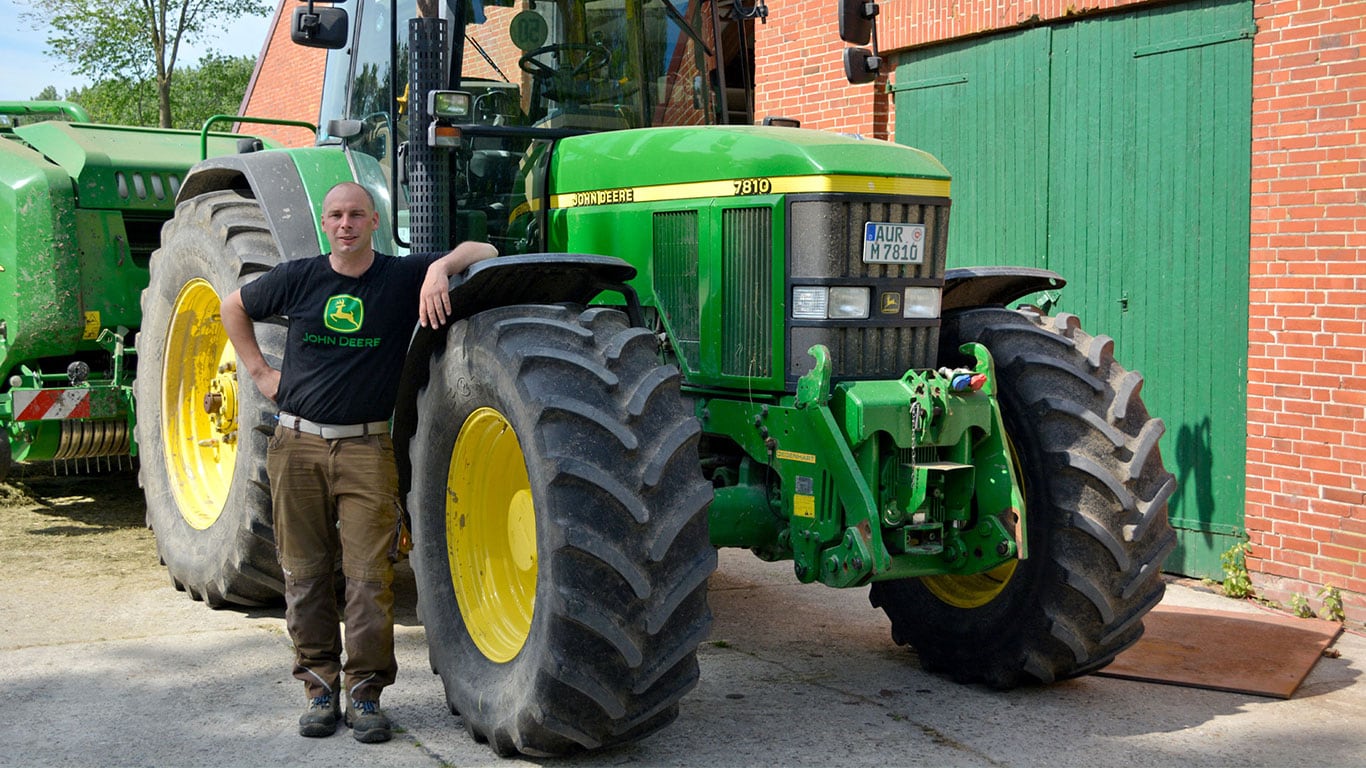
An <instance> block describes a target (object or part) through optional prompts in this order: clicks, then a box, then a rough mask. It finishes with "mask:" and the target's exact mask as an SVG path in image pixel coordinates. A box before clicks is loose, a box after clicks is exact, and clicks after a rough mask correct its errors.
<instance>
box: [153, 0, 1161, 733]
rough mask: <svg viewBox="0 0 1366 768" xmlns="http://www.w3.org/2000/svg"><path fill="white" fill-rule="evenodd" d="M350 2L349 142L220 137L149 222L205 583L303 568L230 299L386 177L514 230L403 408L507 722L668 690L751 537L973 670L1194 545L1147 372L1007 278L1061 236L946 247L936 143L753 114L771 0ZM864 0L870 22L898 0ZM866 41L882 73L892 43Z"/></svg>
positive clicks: (309, 244)
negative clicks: (883, 5)
mask: <svg viewBox="0 0 1366 768" xmlns="http://www.w3.org/2000/svg"><path fill="white" fill-rule="evenodd" d="M346 5H347V6H348V7H342V6H341V5H333V6H327V7H322V6H319V7H314V6H313V5H312V4H311V3H310V4H309V5H308V6H306V7H303V6H301V7H299V8H298V9H297V10H296V12H295V15H294V17H293V38H294V40H295V42H299V43H303V44H306V45H312V46H317V47H322V48H328V49H330V52H329V54H328V59H327V65H326V66H327V71H326V77H325V86H324V93H323V95H322V104H323V116H324V118H325V119H327V120H328V122H327V123H326V127H325V128H324V129H323V130H322V132H321V133H320V142H319V145H318V146H316V147H312V148H306V149H293V150H281V151H263V152H250V153H240V154H235V155H230V156H223V157H218V158H214V159H210V160H208V161H205V162H202V163H200V164H198V165H197V166H196V167H195V168H194V170H193V171H192V172H191V173H190V174H189V175H188V176H187V177H186V178H185V179H184V181H183V183H182V185H181V189H180V192H179V196H178V204H177V209H176V213H175V217H174V218H173V219H172V220H171V221H170V222H169V223H168V224H167V225H166V226H165V228H164V230H163V232H162V243H161V247H160V250H158V251H157V252H156V253H155V254H153V256H152V263H151V282H150V285H149V287H148V289H147V291H146V293H145V294H144V299H143V306H142V309H143V313H144V321H143V325H142V333H141V337H140V341H139V342H138V347H139V351H140V354H141V356H142V363H141V367H140V369H139V376H138V379H137V383H136V390H137V409H138V419H137V438H138V443H139V445H140V446H141V450H142V455H143V459H142V482H143V485H144V488H145V490H146V494H147V500H148V507H149V512H148V514H149V519H150V521H151V524H152V525H153V527H154V528H155V530H156V534H157V538H158V542H159V544H158V546H159V549H160V553H161V556H162V558H163V560H164V561H165V563H166V565H167V566H168V568H169V569H170V572H171V574H172V577H173V578H174V580H175V581H176V583H177V584H179V585H181V586H182V587H183V588H184V589H186V590H188V591H189V592H190V593H191V594H193V595H194V596H195V597H198V598H201V599H204V600H207V601H208V602H210V603H212V604H215V605H217V604H224V603H248V604H249V603H257V602H265V601H269V600H272V599H274V598H275V596H276V595H277V593H278V591H279V589H280V583H279V570H278V567H277V565H276V564H275V559H274V552H273V548H272V544H271V531H270V516H269V509H268V495H267V493H266V490H265V476H264V471H263V464H264V455H265V443H266V434H267V433H268V431H269V429H270V427H269V424H270V423H271V417H272V415H273V408H272V406H271V403H270V402H268V401H267V400H266V399H265V398H264V397H262V396H261V395H260V394H259V393H258V392H256V390H255V389H254V387H253V385H252V382H251V380H250V378H249V377H246V376H239V375H238V373H237V371H236V358H235V355H234V353H233V350H232V348H231V346H230V345H229V344H228V341H227V338H226V336H225V334H224V333H223V331H222V328H221V326H219V324H218V322H217V317H216V313H217V307H218V300H219V297H221V296H225V295H227V294H228V293H229V292H231V291H232V290H234V289H236V288H238V287H239V286H240V285H242V284H243V283H244V282H246V281H249V280H251V279H252V278H253V276H254V275H256V274H258V273H260V272H261V271H263V270H266V269H268V268H270V267H271V266H272V265H274V264H276V263H279V262H281V261H283V260H287V259H295V258H303V257H309V256H313V255H315V254H316V253H318V252H319V250H320V249H321V248H322V247H323V244H324V239H323V237H322V235H321V233H320V231H319V228H318V215H317V214H318V209H319V206H320V203H321V201H322V197H323V194H324V193H325V192H326V190H327V189H328V188H330V187H331V186H332V185H333V184H334V183H336V182H338V181H342V180H356V181H359V182H360V183H362V184H364V185H366V186H367V187H368V188H370V189H371V190H373V192H374V193H375V196H376V198H377V199H378V200H379V206H380V209H381V217H382V220H383V221H384V222H385V226H382V227H381V229H382V232H381V237H380V238H379V239H378V240H377V247H378V248H379V249H380V250H389V251H391V252H399V253H403V252H408V251H415V252H416V251H434V250H444V249H446V248H448V247H450V245H451V244H452V243H453V242H457V241H459V240H463V239H482V240H488V241H489V242H492V243H493V244H495V245H496V246H497V247H498V249H499V251H500V252H501V253H502V254H503V255H502V256H501V257H500V258H497V259H492V260H489V261H486V262H482V263H480V264H477V265H475V266H474V267H473V268H471V269H470V270H469V271H468V272H467V273H466V274H465V275H462V276H461V277H459V278H457V279H456V280H453V281H452V287H451V290H452V295H453V299H454V304H455V306H456V308H457V312H458V317H457V321H456V322H454V324H453V325H451V326H449V327H448V328H447V329H444V330H442V331H439V332H434V331H430V330H419V331H417V332H416V333H415V335H414V338H413V341H412V346H411V352H410V355H409V359H408V364H407V368H406V370H405V373H404V377H405V378H404V385H403V388H402V394H401V396H400V401H399V405H398V408H397V411H396V413H395V414H394V420H393V421H394V423H393V427H394V434H395V437H396V441H397V444H398V445H399V455H400V464H401V467H402V470H403V476H404V483H405V488H406V489H407V493H408V496H407V498H408V506H409V510H408V511H409V513H410V514H411V516H412V522H413V530H414V541H415V546H416V548H415V550H414V552H413V556H412V557H413V570H414V572H415V574H416V578H417V589H418V603H419V604H418V610H419V613H420V616H421V617H422V621H423V623H424V625H425V627H426V632H427V640H428V647H429V649H430V658H431V663H432V667H433V670H434V671H435V672H436V673H437V674H439V675H440V676H441V680H442V682H443V683H444V686H445V693H446V698H447V700H448V702H449V705H450V708H451V710H452V712H454V713H457V714H458V715H459V717H460V719H461V720H462V721H463V724H464V726H465V728H466V729H467V730H468V731H469V733H470V734H471V735H472V736H473V738H475V739H477V740H480V741H487V742H488V743H489V744H490V746H491V747H492V749H493V750H494V751H495V752H497V753H498V754H499V755H512V754H517V753H522V754H527V755H562V754H568V753H573V752H576V751H580V750H584V749H595V748H600V747H604V746H608V745H613V744H619V743H623V742H628V741H631V740H635V739H639V738H641V737H644V736H646V735H648V734H650V733H652V732H654V731H656V730H658V729H659V728H661V727H663V726H665V725H666V724H668V723H669V722H670V721H672V720H673V719H674V718H675V717H676V715H677V712H678V703H679V701H680V699H681V698H682V697H683V696H684V695H685V694H686V693H687V692H688V691H689V690H690V689H691V688H692V687H693V686H694V685H695V684H696V682H697V679H698V663H697V653H696V651H697V648H698V646H699V644H700V643H701V642H703V640H704V639H705V638H706V637H707V634H708V631H709V628H710V622H711V615H710V612H709V609H708V605H707V580H708V577H709V575H710V574H711V573H712V572H713V570H714V569H715V567H716V562H717V559H716V548H717V547H722V546H725V547H744V548H747V549H750V550H751V551H752V552H754V553H755V554H756V555H757V556H759V557H761V558H764V559H766V560H788V561H790V562H791V563H792V567H793V574H794V577H795V578H796V579H797V580H798V581H800V582H803V583H810V582H819V583H821V584H824V585H826V586H829V587H836V588H849V587H861V586H869V587H870V589H869V595H870V598H871V600H872V602H873V604H874V605H875V606H878V607H880V608H882V609H883V610H884V611H885V612H886V613H887V615H888V617H889V619H890V623H891V629H892V637H893V638H894V640H895V641H896V642H897V643H900V644H907V645H910V646H913V647H914V648H915V650H916V651H917V653H918V655H919V658H920V659H921V661H922V663H923V664H924V665H925V666H926V667H927V668H929V669H931V670H933V671H936V672H940V673H943V674H945V675H948V676H951V677H953V678H954V679H957V680H962V681H968V682H980V683H984V684H987V685H991V686H998V687H1010V686H1015V685H1019V684H1023V683H1030V682H1051V681H1054V680H1060V679H1064V678H1069V677H1074V676H1077V675H1082V674H1085V673H1088V672H1091V671H1093V670H1096V669H1099V668H1100V667H1103V666H1104V665H1106V664H1107V663H1109V662H1110V661H1111V660H1112V659H1113V658H1114V657H1115V655H1116V654H1117V653H1119V652H1120V651H1121V650H1123V649H1125V648H1126V647H1128V646H1129V645H1131V644H1132V643H1134V642H1135V641H1136V640H1137V639H1138V637H1139V636H1140V634H1141V633H1142V619H1143V616H1144V614H1145V613H1146V612H1147V611H1148V610H1149V609H1150V608H1152V607H1153V606H1154V605H1155V604H1156V603H1157V602H1158V600H1159V599H1160V598H1161V596H1162V591H1163V583H1162V580H1161V578H1160V574H1159V568H1160V566H1161V564H1162V561H1163V558H1164V557H1165V555H1166V554H1167V553H1168V552H1169V551H1170V549H1171V548H1172V546H1173V543H1174V537H1173V534H1172V532H1171V529H1170V528H1169V526H1168V523H1167V519H1166V502H1167V498H1168V497H1169V496H1170V494H1171V492H1172V490H1173V486H1174V481H1173V478H1172V475H1171V474H1170V473H1168V472H1167V471H1166V469H1165V468H1164V467H1163V464H1162V460H1161V457H1160V455H1159V451H1158V439H1159V437H1160V436H1161V434H1162V431H1163V427H1162V423H1161V421H1159V420H1157V419H1154V418H1151V417H1150V416H1149V415H1148V412H1147V410H1146V409H1145V407H1144V405H1143V403H1142V400H1141V399H1140V389H1141V387H1142V383H1143V379H1142V377H1141V376H1139V375H1138V374H1137V373H1135V372H1132V371H1128V370H1125V369H1124V368H1123V367H1122V366H1120V365H1119V363H1117V362H1116V361H1115V358H1114V355H1113V343H1112V341H1111V340H1110V339H1108V338H1107V337H1104V336H1092V335H1090V334H1088V333H1086V332H1084V331H1082V330H1081V328H1080V327H1079V325H1078V322H1077V320H1076V318H1074V317H1071V316H1067V315H1061V316H1057V317H1050V316H1048V315H1046V314H1044V313H1043V312H1042V311H1040V310H1038V309H1036V308H1034V307H1031V306H1028V305H1025V306H1021V307H1019V308H1017V309H1010V308H1007V307H1008V305H1010V304H1012V303H1017V302H1019V301H1021V300H1023V299H1025V298H1027V297H1028V296H1029V295H1030V294H1034V293H1037V292H1039V291H1042V290H1056V289H1057V288H1058V287H1060V286H1061V285H1062V284H1063V283H1062V279H1061V278H1060V277H1058V276H1057V275H1054V274H1052V273H1049V272H1046V271H1042V270H1031V269H1013V268H990V267H986V268H960V269H947V268H946V258H947V255H948V251H947V245H948V243H947V234H948V214H949V200H950V197H949V186H950V179H949V174H948V172H947V171H946V170H945V169H944V168H943V166H942V165H940V164H939V163H938V162H937V161H936V160H935V159H934V158H933V157H931V156H929V155H927V154H926V153H924V152H920V151H917V150H914V149H911V148H908V147H905V146H900V145H896V144H892V143H888V142H882V141H871V140H861V139H859V138H856V137H849V136H840V135H832V134H829V133H822V132H817V131H811V130H803V129H801V128H799V127H792V126H791V125H783V123H790V122H791V121H783V120H776V119H775V120H765V121H763V122H765V123H772V124H765V125H754V124H753V123H754V122H755V119H754V115H753V112H752V103H753V102H752V94H753V86H752V80H753V74H754V72H753V63H752V62H753V56H752V52H751V51H752V47H751V45H752V40H753V25H754V24H755V23H762V17H763V13H764V12H765V11H764V9H763V6H762V4H760V5H759V6H751V5H749V4H747V3H744V2H739V1H738V0H534V1H533V0H498V1H497V2H493V1H488V2H480V1H479V0H452V1H451V2H448V3H445V4H441V7H439V8H438V7H435V6H436V4H435V3H428V2H426V1H425V0H424V1H423V2H420V3H419V2H417V1H416V0H398V2H384V1H381V0H354V2H352V3H348V4H346ZM846 10H847V11H849V13H848V18H849V19H851V20H852V23H853V26H854V27H855V29H853V30H851V31H850V32H849V33H847V34H846V35H845V36H846V37H847V38H848V39H851V40H855V41H857V40H858V39H859V37H860V35H859V34H858V31H857V23H858V22H859V21H860V20H863V21H866V20H867V17H868V16H870V15H871V9H870V8H869V7H868V6H864V5H861V4H860V5H858V6H850V7H849V8H848V9H843V8H842V9H841V13H845V11H846ZM853 51H854V53H853V54H850V55H847V56H846V62H851V63H850V64H849V66H848V69H849V72H850V75H851V79H858V78H860V77H862V76H864V75H866V74H867V72H868V71H871V70H873V69H875V68H876V66H877V64H878V60H877V56H876V51H875V50H874V52H872V53H871V54H870V53H866V52H864V53H860V49H853ZM284 323H285V320H284V319H281V320H280V321H279V323H277V324H276V326H275V327H273V328H267V329H265V331H263V332H262V333H261V334H260V337H261V342H262V346H263V349H264V350H265V351H266V353H267V356H268V357H271V356H276V357H277V359H276V362H278V355H279V354H280V350H281V347H282V343H283V338H284Z"/></svg>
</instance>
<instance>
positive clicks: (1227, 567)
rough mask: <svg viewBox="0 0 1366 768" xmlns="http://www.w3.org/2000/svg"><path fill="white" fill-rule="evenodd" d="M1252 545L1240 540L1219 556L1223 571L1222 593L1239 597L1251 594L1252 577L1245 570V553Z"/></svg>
mask: <svg viewBox="0 0 1366 768" xmlns="http://www.w3.org/2000/svg"><path fill="white" fill-rule="evenodd" d="M1251 549H1252V545H1250V544H1248V543H1247V542H1246V541H1240V542H1238V543H1237V544H1234V545H1233V546H1231V547H1229V548H1228V551H1227V552H1224V553H1223V554H1222V555H1220V556H1219V565H1220V567H1221V568H1222V569H1223V571H1224V584H1223V590H1224V594H1225V595H1227V596H1229V597H1236V598H1239V599H1242V598H1245V597H1251V596H1252V577H1251V576H1249V575H1248V572H1247V553H1248V552H1249V551H1251Z"/></svg>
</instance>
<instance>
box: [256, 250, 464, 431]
mask: <svg viewBox="0 0 1366 768" xmlns="http://www.w3.org/2000/svg"><path fill="white" fill-rule="evenodd" d="M441 256H442V254H440V253H432V254H414V255H412V256H407V257H404V258H396V257H393V256H388V255H385V254H382V253H376V254H375V261H374V263H373V264H371V265H370V268H369V269H367V270H366V271H365V274H363V275H361V276H360V277H347V276H346V275H343V274H339V273H338V272H336V271H335V270H333V269H332V265H331V263H330V262H329V261H328V257H327V256H326V255H323V256H317V257H314V258H311V259H300V260H298V261H289V262H285V263H284V264H280V265H278V266H276V267H275V268H274V269H272V270H270V271H269V272H267V273H265V274H264V275H261V277H259V278H258V279H256V280H255V281H254V282H251V283H248V284H247V285H244V286H242V306H243V307H245V308H246V311H247V315H248V316H250V317H251V318H252V319H253V320H258V321H259V320H264V319H266V318H268V317H272V316H274V315H282V316H284V317H286V318H288V319H289V341H288V344H287V345H286V347H285V357H284V364H283V366H282V367H281V371H280V391H279V394H277V395H276V397H275V400H276V402H277V403H278V404H279V406H280V410H282V411H287V412H289V413H292V414H294V415H296V416H302V417H303V418H305V419H309V420H310V421H317V422H321V423H324V424H361V423H364V422H370V421H385V420H387V419H388V418H389V417H390V416H391V415H392V414H393V411H394V401H395V399H397V397H398V383H399V376H400V374H401V373H402V372H403V358H404V356H405V355H406V354H407V352H408V342H409V340H410V339H411V338H412V335H413V327H414V326H415V325H417V318H418V297H419V295H420V292H421V288H422V281H423V279H424V278H425V277H426V274H427V267H428V266H430V265H431V263H432V262H433V261H436V260H437V259H439V258H441Z"/></svg>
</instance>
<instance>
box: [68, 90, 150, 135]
mask: <svg viewBox="0 0 1366 768" xmlns="http://www.w3.org/2000/svg"><path fill="white" fill-rule="evenodd" d="M66 100H67V101H74V102H75V103H77V104H80V105H81V106H82V107H85V111H86V112H88V113H90V119H91V120H94V121H95V122H97V123H109V124H111V125H142V126H155V125H157V121H158V117H157V91H156V84H155V83H153V82H151V81H149V80H140V81H127V80H102V81H100V82H98V83H95V84H94V85H90V86H86V87H84V88H76V89H73V90H70V91H67V92H66Z"/></svg>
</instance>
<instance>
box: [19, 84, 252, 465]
mask: <svg viewBox="0 0 1366 768" xmlns="http://www.w3.org/2000/svg"><path fill="white" fill-rule="evenodd" d="M49 118H64V119H49ZM208 147H209V151H210V153H211V154H223V153H231V152H236V151H237V137H234V136H228V135H224V134H214V135H212V136H210V137H209V138H208ZM200 151H201V146H200V134H198V133H195V132H189V131H170V130H155V129H146V128H128V127H121V126H111V125H98V124H94V123H90V122H89V120H88V118H87V117H86V115H85V112H84V111H83V110H81V109H80V108H79V107H78V106H76V105H74V104H69V103H65V102H0V372H3V373H4V375H5V381H4V384H3V388H2V389H0V436H2V437H0V439H3V441H4V443H5V446H4V447H3V448H0V477H4V476H5V475H6V474H7V472H8V470H9V468H10V465H11V462H12V461H30V460H49V459H51V460H57V461H61V462H68V461H70V460H85V461H84V462H81V463H77V464H76V467H77V468H81V469H83V468H87V467H89V466H91V465H92V463H93V464H94V465H100V464H101V463H105V462H107V463H113V462H117V461H121V460H122V457H125V456H130V455H136V453H137V448H136V445H135V444H134V443H133V442H132V440H131V436H132V434H133V422H134V411H135V409H134V407H133V401H132V381H133V376H134V363H135V353H134V350H133V347H132V342H133V338H134V337H133V334H134V333H135V332H136V331H137V329H138V327H139V325H140V324H141V319H142V311H141V308H140V306H139V301H140V297H141V294H142V290H143V289H144V288H145V287H146V286H147V280H148V261H149V259H150V257H151V254H152V251H153V250H154V249H155V248H156V247H157V245H158V244H159V242H160V239H159V237H160V232H161V225H162V224H163V223H164V222H165V221H166V220H167V219H169V218H170V217H171V214H172V213H173V212H174V210H175V197H176V194H177V193H178V192H179V191H180V185H181V182H182V181H183V180H184V178H185V175H186V173H187V172H188V171H189V169H190V166H192V165H194V164H195V163H196V162H197V161H199V160H200V159H202V157H201V154H200Z"/></svg>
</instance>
